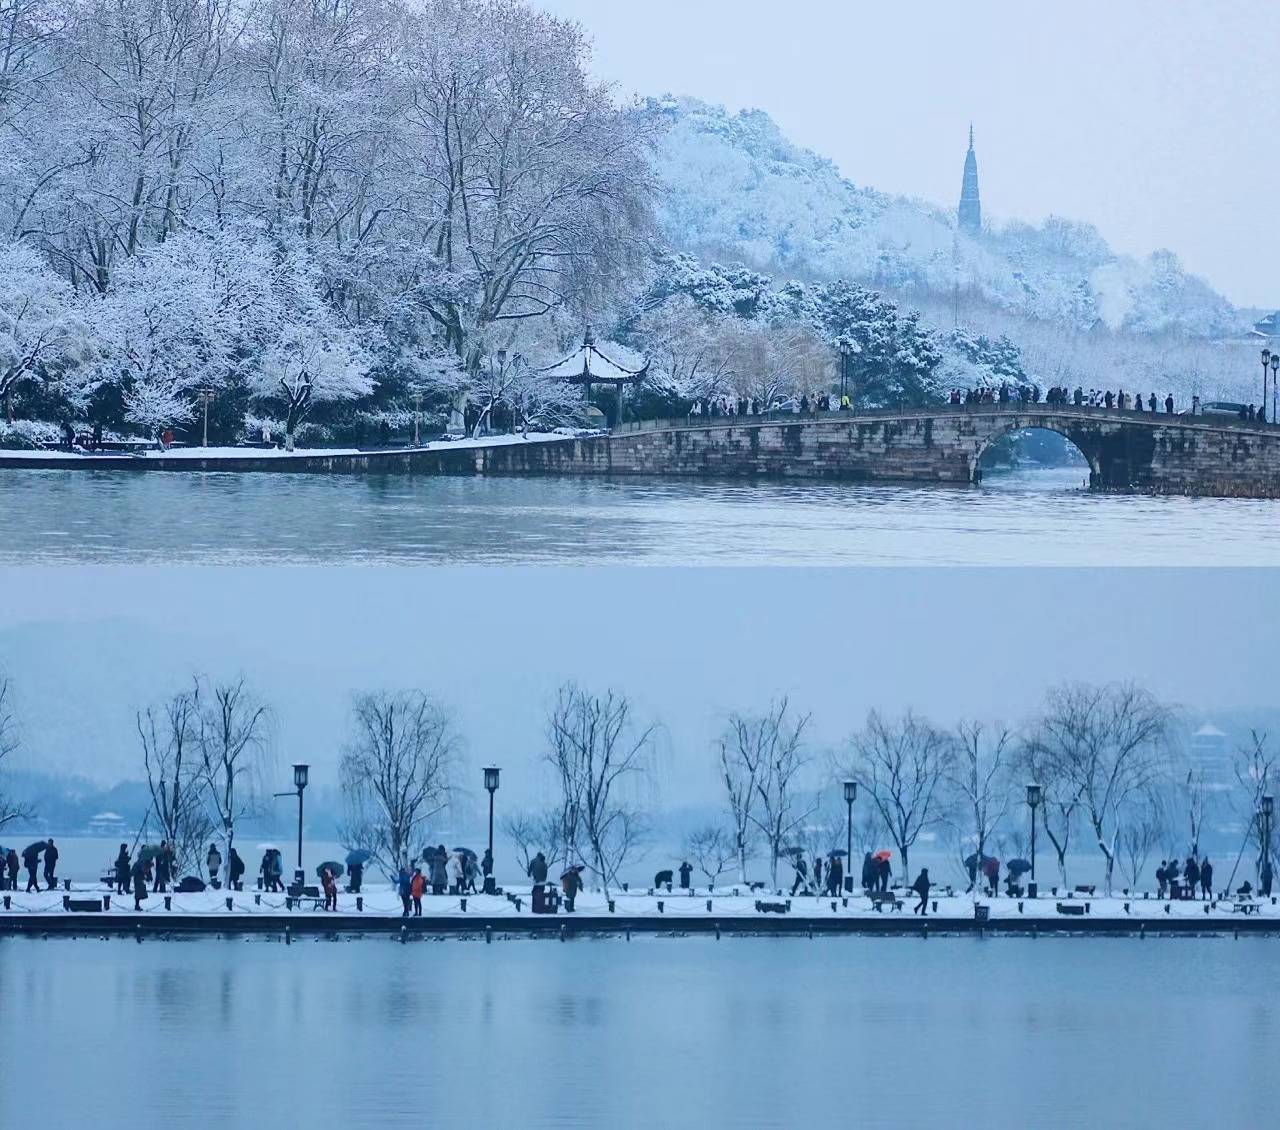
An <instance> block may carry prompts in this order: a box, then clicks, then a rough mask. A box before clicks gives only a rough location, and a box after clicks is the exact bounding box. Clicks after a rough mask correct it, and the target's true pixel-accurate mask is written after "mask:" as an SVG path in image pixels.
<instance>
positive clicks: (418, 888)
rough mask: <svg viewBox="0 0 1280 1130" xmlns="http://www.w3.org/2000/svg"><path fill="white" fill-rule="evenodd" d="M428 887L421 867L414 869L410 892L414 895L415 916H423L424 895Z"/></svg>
mask: <svg viewBox="0 0 1280 1130" xmlns="http://www.w3.org/2000/svg"><path fill="white" fill-rule="evenodd" d="M426 889H427V880H426V878H425V876H424V875H423V874H422V868H421V867H415V868H414V869H413V878H412V879H411V880H410V881H409V894H410V895H411V896H412V897H413V914H414V917H415V918H421V917H422V896H423V894H424V893H425V892H426Z"/></svg>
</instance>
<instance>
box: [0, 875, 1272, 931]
mask: <svg viewBox="0 0 1280 1130" xmlns="http://www.w3.org/2000/svg"><path fill="white" fill-rule="evenodd" d="M21 882H22V880H21V879H20V880H19V883H20V884H21ZM509 889H510V890H511V892H512V893H513V894H515V895H517V896H518V897H519V898H520V900H521V904H522V905H521V909H520V910H517V909H516V907H515V904H514V903H512V902H511V901H510V900H509V899H508V898H507V897H506V896H505V895H469V896H467V899H466V902H467V909H466V910H465V911H464V910H463V909H462V905H461V904H462V899H460V898H459V897H458V896H457V895H438V896H433V895H428V896H427V897H426V898H424V899H423V900H422V912H423V915H424V916H425V917H430V918H437V917H448V918H452V917H464V916H468V915H469V916H476V915H478V916H482V917H489V918H511V919H513V920H519V919H522V918H528V917H530V916H531V911H530V902H529V888H528V885H527V884H526V885H522V886H521V887H519V888H509ZM104 890H105V888H104V887H102V886H97V887H93V886H89V885H76V884H73V890H72V891H71V892H70V893H71V895H72V897H81V896H91V895H100V894H102V893H103V892H104ZM732 890H733V888H725V889H724V891H723V893H720V892H711V893H708V892H707V891H705V890H698V891H696V892H694V893H692V894H691V893H689V892H684V891H680V890H677V891H675V892H674V893H672V894H667V895H658V894H653V895H650V894H647V893H623V892H620V891H619V892H615V893H614V895H613V899H614V911H613V915H612V916H613V917H618V916H627V917H643V918H653V919H661V920H671V921H673V922H674V921H676V920H688V919H694V918H701V919H712V920H716V919H721V918H736V919H740V918H757V919H760V920H761V921H765V920H772V921H771V923H770V924H772V925H778V924H780V923H779V921H778V920H779V919H782V920H783V921H794V920H800V921H808V920H810V919H828V920H829V919H831V918H841V919H859V918H862V919H867V918H871V919H883V918H890V917H891V918H895V919H898V918H900V919H904V920H905V919H912V918H916V916H915V915H913V914H912V907H914V906H915V905H916V904H917V903H918V902H919V898H918V897H917V896H916V895H914V894H912V893H910V892H907V893H903V892H901V891H899V892H895V894H896V895H897V897H898V898H899V899H900V900H901V902H902V909H901V910H900V911H897V910H890V909H885V910H882V911H876V910H874V909H873V908H872V906H871V904H870V901H869V900H868V899H867V898H866V896H865V895H863V894H861V893H858V894H856V895H850V896H848V900H847V903H846V902H845V900H844V899H843V898H841V897H837V898H836V899H835V900H834V902H835V907H834V909H833V908H832V902H833V900H832V899H831V898H829V897H827V896H821V897H815V896H813V895H799V896H797V897H795V898H792V899H790V902H791V910H790V912H789V913H788V914H781V915H780V914H774V913H762V912H760V911H757V910H756V902H757V900H761V901H764V902H769V903H778V902H786V901H787V899H788V896H787V894H786V893H785V892H784V893H783V894H781V895H778V894H776V893H775V892H755V893H753V894H748V893H746V891H745V889H743V888H739V892H740V893H739V894H738V895H736V896H735V895H734V894H733V893H732ZM7 893H10V894H11V899H12V908H11V910H10V911H9V912H8V914H10V915H28V914H49V915H60V914H63V913H65V911H64V910H63V907H62V898H63V894H64V892H62V891H55V892H46V891H42V892H41V893H39V894H34V893H33V894H24V893H23V892H22V891H21V889H19V890H18V891H14V892H7ZM255 896H256V897H257V900H258V901H255ZM227 897H228V893H227V892H226V891H214V890H206V891H202V892H200V893H198V894H185V895H184V894H173V895H171V898H172V907H173V909H172V910H169V911H166V910H165V909H164V896H163V895H156V894H152V895H149V896H148V897H147V899H146V900H145V901H144V903H143V910H142V911H141V915H142V916H146V917H148V918H156V917H165V916H168V915H173V916H180V915H193V914H197V915H206V914H225V915H228V916H229V917H260V916H267V917H270V916H276V917H280V918H281V919H282V920H283V919H287V918H288V917H289V915H290V914H293V915H298V914H321V915H322V914H323V913H324V911H322V910H312V908H311V904H310V900H307V901H306V902H305V903H304V906H303V908H301V909H299V908H295V909H294V910H293V911H292V912H290V911H288V910H286V908H285V896H284V895H283V894H270V893H267V892H257V891H252V890H244V891H240V892H235V893H233V894H231V895H230V897H231V899H232V906H233V909H232V910H231V911H228V910H227V909H226V901H225V900H226V898H227ZM363 898H364V911H363V913H364V914H365V915H368V916H370V917H385V916H389V915H390V916H396V917H398V916H399V915H400V913H401V904H400V899H399V897H398V896H397V895H396V893H395V892H394V890H393V889H392V888H391V887H390V886H387V885H383V884H378V885H373V884H369V885H366V889H365V892H364V894H363ZM708 898H710V899H711V907H712V909H711V911H710V912H708V910H707V899H708ZM936 898H937V904H938V905H937V910H936V911H934V910H933V906H932V903H933V901H934V900H933V898H931V899H930V914H929V918H930V919H936V920H939V921H945V920H948V919H951V920H955V919H972V918H973V917H974V901H973V896H972V895H960V894H955V895H946V894H945V893H942V892H940V893H939V894H938V895H937V897H936ZM659 902H661V903H662V910H661V911H660V910H659V909H658V904H659ZM1059 902H1061V903H1062V904H1063V905H1075V906H1079V905H1083V904H1086V903H1087V904H1088V906H1089V913H1088V914H1087V915H1085V916H1084V918H1085V920H1086V921H1099V920H1102V919H1119V920H1125V921H1130V922H1133V923H1134V925H1135V926H1137V925H1138V924H1139V923H1141V922H1144V921H1146V922H1153V921H1168V920H1169V919H1170V918H1178V919H1191V920H1194V921H1196V922H1204V923H1206V924H1208V923H1210V922H1212V923H1215V924H1219V925H1220V924H1221V923H1223V922H1233V921H1234V922H1238V921H1240V920H1241V919H1243V918H1244V917H1245V915H1244V913H1243V912H1241V911H1238V910H1235V909H1234V906H1235V905H1236V904H1235V903H1234V902H1226V901H1219V902H1218V903H1217V905H1216V906H1210V904H1209V903H1207V902H1202V901H1193V900H1186V901H1179V902H1163V901H1158V900H1157V899H1155V898H1147V899H1144V898H1142V896H1141V895H1138V896H1137V897H1136V898H1128V899H1126V898H1125V897H1124V896H1123V895H1119V894H1117V895H1115V896H1113V897H1111V898H1105V897H1103V896H1101V895H1099V896H1097V897H1093V898H1090V897H1086V896H1083V895H1074V896H1073V897H1072V898H1070V899H1067V898H1066V897H1065V896H1062V897H1055V896H1054V895H1052V894H1051V893H1050V892H1049V891H1048V890H1045V891H1043V892H1042V897H1041V898H1039V899H1025V900H1023V902H1022V910H1021V912H1020V911H1019V909H1018V900H1017V899H1012V898H1005V897H1001V898H997V899H983V900H981V905H984V906H987V907H989V908H990V909H989V917H990V918H992V919H998V920H1002V921H1003V920H1009V921H1017V920H1022V921H1030V920H1036V921H1041V922H1043V921H1045V920H1051V921H1054V920H1059V919H1063V918H1065V917H1066V916H1063V915H1059V914H1058V912H1057V909H1056V904H1057V903H1059ZM1126 902H1128V904H1129V910H1128V912H1126V911H1125V903H1126ZM1252 905H1253V906H1255V907H1256V908H1257V909H1256V910H1255V911H1254V913H1252V914H1250V915H1249V917H1250V918H1252V917H1254V916H1255V915H1256V916H1260V917H1263V918H1267V919H1273V920H1274V919H1280V907H1277V906H1276V905H1275V903H1274V901H1273V900H1272V899H1262V900H1253V901H1252ZM1206 907H1209V910H1208V912H1206V910H1205V908H1206ZM338 909H339V911H340V912H341V913H344V914H355V913H356V896H355V895H351V894H346V893H340V894H339V895H338ZM108 913H110V914H113V915H133V914H134V913H135V912H134V909H133V896H132V895H113V896H112V898H111V908H110V910H109V911H108ZM5 915H6V912H5V911H3V910H0V919H2V918H3V917H5ZM561 917H571V918H592V919H606V920H607V919H608V918H610V917H611V915H610V912H609V908H608V905H607V903H606V900H605V896H604V895H603V894H602V893H600V892H598V891H590V892H583V893H582V894H580V895H579V896H578V899H577V903H576V910H575V913H574V915H572V916H566V915H565V914H564V912H563V907H562V908H561ZM916 920H917V921H918V918H916ZM1071 920H1072V921H1078V919H1071Z"/></svg>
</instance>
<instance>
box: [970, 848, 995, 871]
mask: <svg viewBox="0 0 1280 1130" xmlns="http://www.w3.org/2000/svg"><path fill="white" fill-rule="evenodd" d="M982 862H983V863H987V862H991V863H998V862H999V860H995V859H992V858H991V856H989V855H984V856H983V857H982ZM964 865H965V866H966V867H977V866H978V853H977V852H976V851H975V852H974V853H973V854H972V855H970V856H968V857H967V858H966V859H965V861H964Z"/></svg>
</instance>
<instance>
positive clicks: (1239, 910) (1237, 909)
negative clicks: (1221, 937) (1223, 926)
mask: <svg viewBox="0 0 1280 1130" xmlns="http://www.w3.org/2000/svg"><path fill="white" fill-rule="evenodd" d="M1231 913H1232V914H1257V913H1258V904H1257V903H1256V902H1233V903H1232V904H1231Z"/></svg>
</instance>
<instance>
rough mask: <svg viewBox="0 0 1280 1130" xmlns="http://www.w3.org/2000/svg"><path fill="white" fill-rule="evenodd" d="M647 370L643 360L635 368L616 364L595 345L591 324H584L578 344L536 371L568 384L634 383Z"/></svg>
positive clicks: (646, 363) (647, 366)
mask: <svg viewBox="0 0 1280 1130" xmlns="http://www.w3.org/2000/svg"><path fill="white" fill-rule="evenodd" d="M648 371H649V363H648V362H647V361H646V362H645V364H644V365H642V366H641V367H640V368H639V369H628V368H627V367H626V366H625V365H619V364H618V362H617V361H614V360H613V359H612V358H611V357H609V356H607V355H606V354H604V353H603V352H601V350H600V349H599V347H597V345H596V340H595V336H594V335H593V334H592V332H591V327H590V326H588V327H587V332H586V334H584V335H583V338H582V344H581V345H580V346H578V348H577V349H575V350H574V351H573V352H572V353H570V354H569V356H568V357H565V358H563V359H562V360H560V361H557V362H556V363H555V364H554V365H548V366H547V367H546V368H544V369H540V370H539V372H542V373H546V375H547V376H549V377H555V378H556V379H557V380H562V381H567V382H569V383H570V384H595V383H597V382H600V383H603V382H606V381H608V382H610V383H613V382H619V383H621V382H624V381H625V382H635V381H640V380H643V379H644V375H645V374H646V373H647V372H648Z"/></svg>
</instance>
